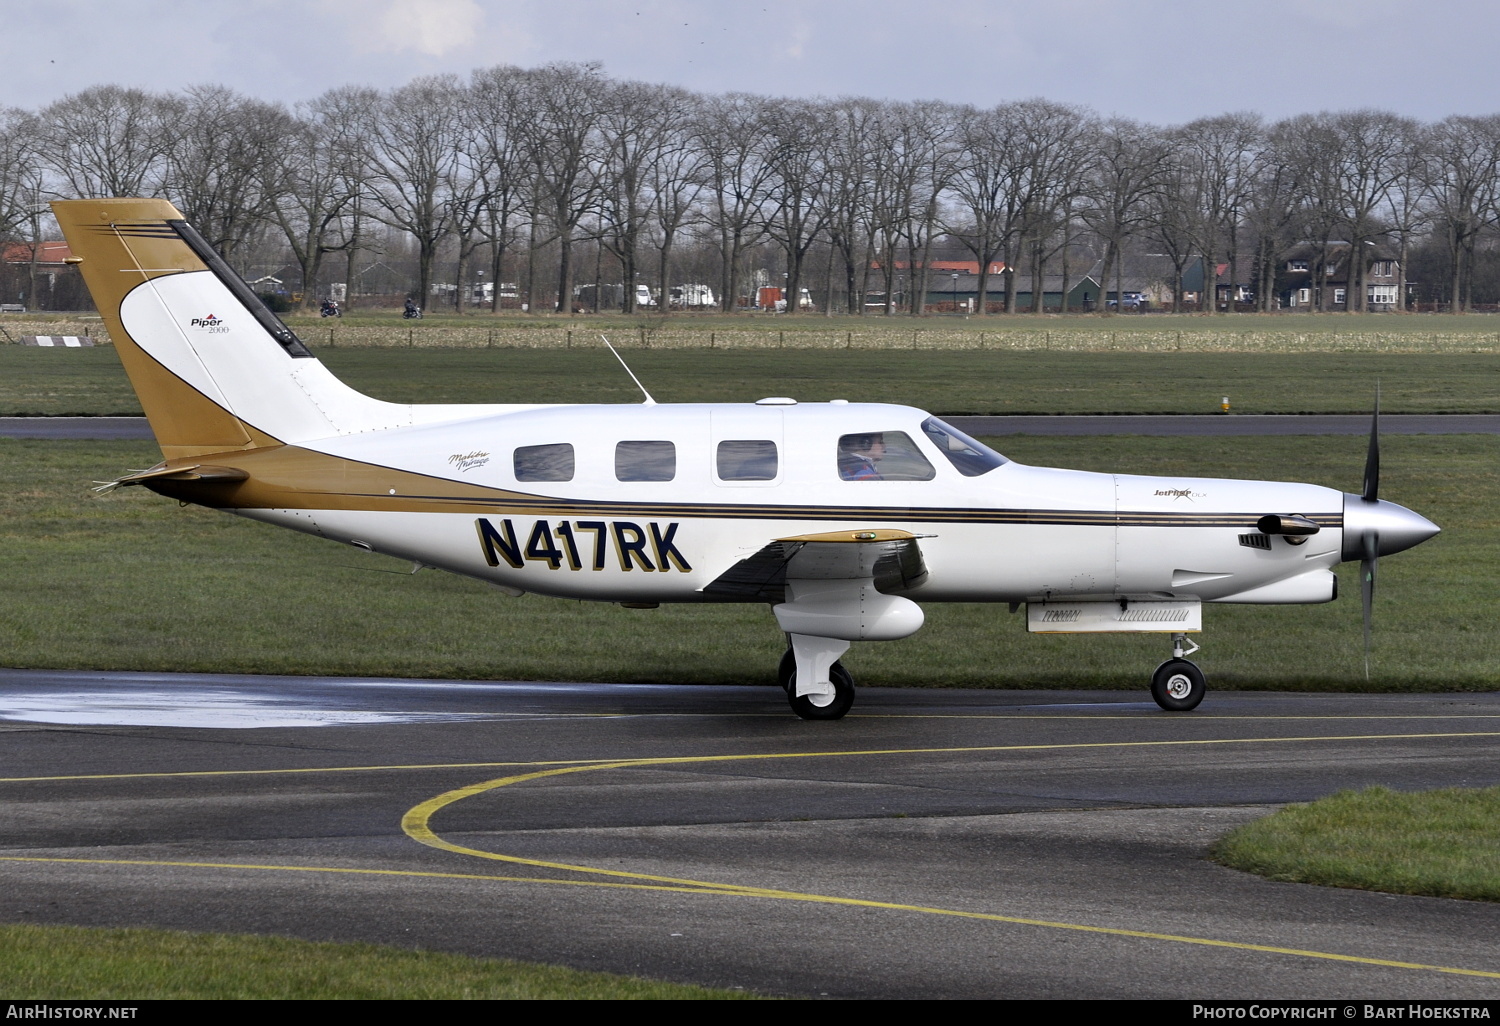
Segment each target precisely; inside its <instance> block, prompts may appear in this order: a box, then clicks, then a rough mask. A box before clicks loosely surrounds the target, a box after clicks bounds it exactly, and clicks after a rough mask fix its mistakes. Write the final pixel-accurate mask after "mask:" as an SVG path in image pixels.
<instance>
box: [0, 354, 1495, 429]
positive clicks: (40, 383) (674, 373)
mask: <svg viewBox="0 0 1500 1026" xmlns="http://www.w3.org/2000/svg"><path fill="white" fill-rule="evenodd" d="M318 355H319V356H320V357H321V358H322V359H323V360H324V361H325V362H326V363H327V364H328V366H329V368H330V369H331V370H333V372H334V373H335V374H337V375H339V376H340V377H341V378H343V379H344V380H346V381H347V382H348V383H349V384H350V385H352V386H353V387H355V388H357V389H360V390H361V391H366V392H368V393H370V394H372V395H375V396H378V397H379V398H382V399H388V400H391V401H396V402H559V403H566V402H605V403H608V402H637V401H639V399H640V393H639V392H638V391H636V388H635V386H634V385H633V384H632V383H631V381H630V379H629V378H628V377H627V376H626V374H625V373H624V371H623V370H621V368H620V366H619V364H618V363H616V362H615V360H614V358H613V357H611V356H610V355H609V353H608V352H607V351H605V350H603V349H597V348H596V349H586V350H584V349H580V350H556V349H421V350H415V351H411V350H404V349H378V348H376V349H368V348H366V349H354V348H338V349H332V350H330V349H328V348H326V347H322V348H319V350H318ZM629 358H630V363H631V366H632V367H633V368H634V370H635V372H636V374H637V375H638V376H639V377H640V378H641V380H642V381H643V382H644V383H645V385H646V387H647V388H649V389H650V390H651V392H652V394H653V395H654V396H655V397H656V398H657V399H658V400H659V401H661V402H747V401H753V400H755V399H758V398H760V397H762V396H767V395H790V396H793V397H794V398H799V399H802V400H805V401H811V400H827V399H832V398H845V399H850V400H854V401H865V402H895V403H903V404H906V405H911V406H918V407H921V408H923V409H929V410H933V411H935V412H938V413H942V414H962V413H1002V414H1004V413H1013V414H1014V413H1043V414H1047V413H1169V414H1170V413H1217V412H1218V410H1219V403H1220V400H1221V399H1222V398H1223V397H1224V396H1226V395H1227V396H1229V398H1230V401H1231V403H1232V404H1233V409H1234V411H1235V412H1236V413H1244V414H1252V413H1360V412H1366V411H1368V410H1369V409H1370V405H1371V402H1372V400H1373V397H1374V392H1375V385H1376V382H1377V381H1378V382H1379V383H1380V390H1381V406H1382V409H1384V410H1385V411H1386V412H1390V413H1484V412H1500V353H1472V352H1468V353H1466V352H1445V353H1377V352H1304V353H1297V354H1295V355H1289V354H1283V353H1253V352H1252V353H1244V352H1183V353H1153V352H1108V351H1105V352H1052V351H1046V350H1026V351H982V352H981V351H975V350H933V351H923V352H903V351H899V350H884V351H876V350H871V351H842V350H806V349H804V350H785V351H776V350H766V349H758V350H757V349H745V350H733V351H719V350H707V349H684V350H650V351H645V350H636V351H632V352H631V353H630V354H629ZM140 411H141V408H140V404H139V402H138V401H137V400H136V397H135V393H134V392H133V391H132V390H131V388H130V384H129V382H128V381H127V379H126V377H125V374H124V371H123V369H122V368H121V367H120V364H119V358H118V356H117V355H116V353H115V351H114V349H113V348H110V347H102V348H95V349H71V350H61V349H37V348H32V347H24V346H0V416H16V415H47V416H57V415H139V413H140Z"/></svg>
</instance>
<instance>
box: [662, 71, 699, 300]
mask: <svg viewBox="0 0 1500 1026" xmlns="http://www.w3.org/2000/svg"><path fill="white" fill-rule="evenodd" d="M663 107H664V110H665V111H666V112H667V116H666V118H665V124H664V125H663V131H662V134H661V136H660V141H659V145H658V146H657V149H656V154H655V159H653V160H652V161H651V166H650V168H649V171H648V174H649V184H650V189H651V196H652V208H653V210H654V212H655V215H656V229H657V231H658V232H659V236H658V238H659V243H658V248H657V275H656V276H657V280H658V281H659V282H661V290H662V295H663V296H667V295H669V294H670V292H669V290H670V285H669V283H668V281H667V277H668V269H669V267H670V266H671V260H672V248H673V245H674V244H675V242H676V240H677V236H678V234H679V233H681V232H682V231H683V230H684V229H685V228H686V227H687V226H688V225H689V224H690V223H692V222H693V220H694V219H695V218H696V216H697V215H696V212H695V207H696V203H697V199H698V196H699V194H700V193H702V191H703V187H704V183H705V178H704V164H705V155H704V153H703V151H701V150H699V149H698V148H696V147H695V146H694V145H693V133H694V122H695V118H696V117H697V116H698V101H697V98H696V97H694V96H693V95H692V94H691V93H688V92H685V91H683V90H677V89H673V90H671V91H670V92H669V93H668V94H667V95H666V96H664V97H663Z"/></svg>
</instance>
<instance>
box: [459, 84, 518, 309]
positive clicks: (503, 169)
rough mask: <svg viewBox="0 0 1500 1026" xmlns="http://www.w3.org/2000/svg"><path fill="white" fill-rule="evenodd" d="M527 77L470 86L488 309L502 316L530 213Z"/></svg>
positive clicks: (470, 113)
mask: <svg viewBox="0 0 1500 1026" xmlns="http://www.w3.org/2000/svg"><path fill="white" fill-rule="evenodd" d="M524 88H525V85H524V72H522V71H520V70H519V69H517V68H512V67H506V66H500V67H495V68H490V69H487V70H485V71H478V72H475V73H474V77H473V80H472V81H471V82H470V85H469V102H470V105H471V106H470V110H469V116H470V118H471V119H472V123H471V130H472V131H475V132H476V133H477V135H476V136H475V137H474V142H475V144H476V145H477V146H479V147H480V148H481V149H482V150H483V159H482V160H480V161H479V163H478V165H477V166H478V169H479V174H480V178H481V181H482V182H483V193H484V219H483V221H482V223H481V227H480V230H481V232H482V233H483V235H484V239H485V241H486V242H488V243H489V245H490V280H491V281H492V282H493V283H494V291H493V293H492V294H491V297H490V309H491V310H492V311H493V310H499V309H500V300H501V295H500V293H501V281H500V277H501V275H502V273H503V267H504V262H505V252H506V250H507V249H508V248H509V247H510V245H511V244H512V243H513V242H514V241H515V239H516V235H517V232H518V230H519V225H518V223H517V222H518V220H519V218H520V216H521V214H522V212H523V211H524V210H525V209H526V199H527V197H526V193H525V190H524V186H525V185H526V184H527V179H526V175H525V172H524V170H523V157H524V153H525V143H524V140H523V137H522V136H523V127H524V124H525V118H526V112H525V106H524V104H523V103H522V102H521V97H522V94H523V91H524Z"/></svg>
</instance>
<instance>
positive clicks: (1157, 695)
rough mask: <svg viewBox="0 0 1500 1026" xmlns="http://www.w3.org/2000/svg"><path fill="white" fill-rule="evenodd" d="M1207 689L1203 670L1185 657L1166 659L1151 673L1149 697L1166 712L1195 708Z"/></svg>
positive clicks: (1185, 710)
mask: <svg viewBox="0 0 1500 1026" xmlns="http://www.w3.org/2000/svg"><path fill="white" fill-rule="evenodd" d="M1207 691H1208V685H1207V684H1206V683H1205V682H1204V679H1203V671H1202V670H1200V669H1198V665H1197V664H1196V663H1191V662H1189V661H1188V660H1186V659H1168V660H1167V661H1166V662H1164V663H1162V664H1161V665H1160V666H1158V667H1157V668H1156V672H1155V673H1153V674H1152V675H1151V697H1152V698H1153V699H1155V700H1156V704H1157V705H1159V706H1161V707H1162V708H1163V709H1165V710H1167V711H1168V712H1187V711H1188V710H1189V709H1196V708H1197V707H1198V703H1199V702H1201V701H1203V695H1204V694H1205V693H1206V692H1207Z"/></svg>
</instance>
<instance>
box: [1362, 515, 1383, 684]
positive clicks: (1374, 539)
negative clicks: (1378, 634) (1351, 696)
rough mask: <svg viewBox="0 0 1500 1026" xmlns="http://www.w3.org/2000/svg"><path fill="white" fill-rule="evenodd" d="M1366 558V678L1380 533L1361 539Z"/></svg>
mask: <svg viewBox="0 0 1500 1026" xmlns="http://www.w3.org/2000/svg"><path fill="white" fill-rule="evenodd" d="M1360 542H1361V547H1362V548H1363V550H1364V552H1363V555H1364V558H1363V559H1361V560H1360V561H1359V598H1360V604H1361V605H1363V606H1364V612H1365V680H1369V679H1370V623H1371V620H1373V619H1374V613H1375V567H1376V565H1377V564H1378V563H1379V562H1380V535H1379V534H1377V533H1375V532H1374V531H1366V532H1365V535H1364V537H1363V538H1361V539H1360Z"/></svg>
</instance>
